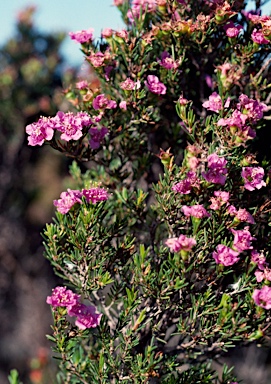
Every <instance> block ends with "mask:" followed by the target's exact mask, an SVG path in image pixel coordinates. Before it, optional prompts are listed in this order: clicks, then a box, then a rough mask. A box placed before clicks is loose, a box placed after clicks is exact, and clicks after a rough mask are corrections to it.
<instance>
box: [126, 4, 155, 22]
mask: <svg viewBox="0 0 271 384" xmlns="http://www.w3.org/2000/svg"><path fill="white" fill-rule="evenodd" d="M156 8H157V0H133V2H132V8H131V9H129V10H128V12H127V17H128V18H129V19H130V20H131V21H134V19H135V18H138V17H139V16H140V13H141V12H142V14H144V13H146V12H147V13H150V12H152V13H153V12H155V10H156Z"/></svg>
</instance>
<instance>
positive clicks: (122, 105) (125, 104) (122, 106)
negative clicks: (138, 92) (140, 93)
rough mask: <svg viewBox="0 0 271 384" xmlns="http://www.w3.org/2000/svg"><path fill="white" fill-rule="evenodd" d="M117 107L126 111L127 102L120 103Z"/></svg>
mask: <svg viewBox="0 0 271 384" xmlns="http://www.w3.org/2000/svg"><path fill="white" fill-rule="evenodd" d="M119 107H120V108H121V109H124V110H125V111H126V110H127V102H126V101H121V102H120V103H119Z"/></svg>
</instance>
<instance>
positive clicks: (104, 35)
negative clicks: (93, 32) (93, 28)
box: [102, 28, 113, 39]
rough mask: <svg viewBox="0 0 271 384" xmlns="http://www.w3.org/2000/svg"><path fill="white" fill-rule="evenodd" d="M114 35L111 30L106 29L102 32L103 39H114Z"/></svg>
mask: <svg viewBox="0 0 271 384" xmlns="http://www.w3.org/2000/svg"><path fill="white" fill-rule="evenodd" d="M112 35H113V30H112V29H111V28H104V29H103V30H102V37H103V38H105V39H106V38H109V37H112Z"/></svg>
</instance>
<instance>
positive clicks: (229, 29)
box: [224, 21, 243, 38]
mask: <svg viewBox="0 0 271 384" xmlns="http://www.w3.org/2000/svg"><path fill="white" fill-rule="evenodd" d="M224 29H225V31H226V35H227V36H228V37H231V38H232V37H237V36H238V35H239V32H240V31H242V29H243V28H242V27H241V25H235V24H234V23H233V22H232V21H229V22H228V23H227V24H226V25H225V27H224Z"/></svg>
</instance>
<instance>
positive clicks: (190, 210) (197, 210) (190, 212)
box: [181, 204, 210, 219]
mask: <svg viewBox="0 0 271 384" xmlns="http://www.w3.org/2000/svg"><path fill="white" fill-rule="evenodd" d="M181 211H182V212H183V213H184V215H185V216H193V217H196V218H197V219H202V218H203V217H210V213H208V212H207V211H206V209H205V208H204V206H203V205H201V204H196V205H192V206H190V207H188V206H187V205H183V206H182V208H181Z"/></svg>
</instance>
